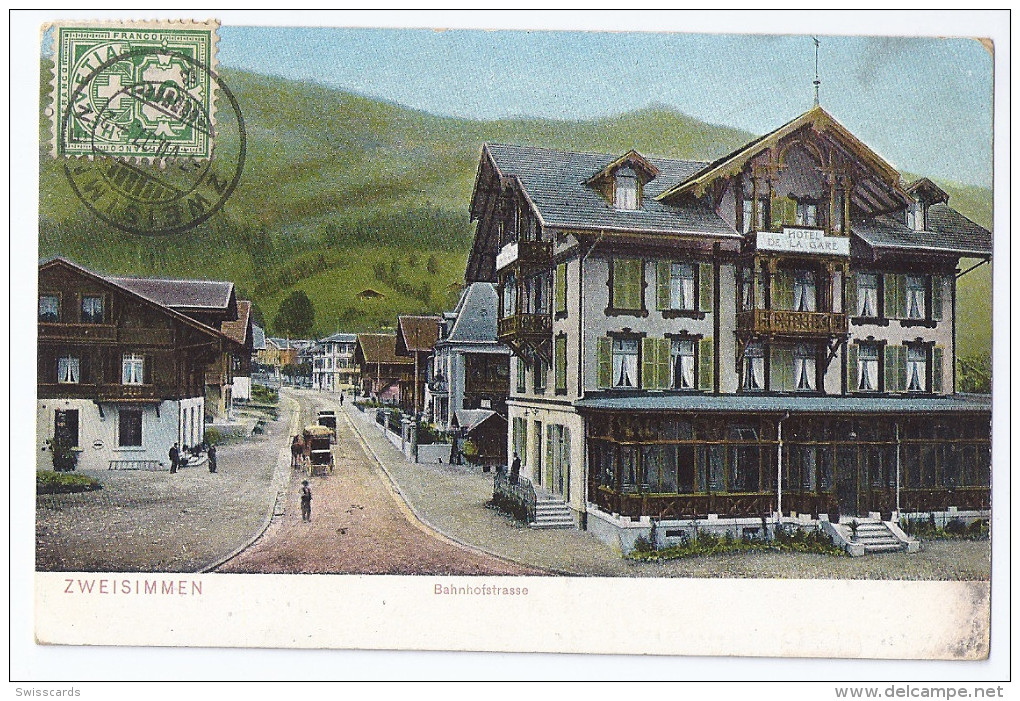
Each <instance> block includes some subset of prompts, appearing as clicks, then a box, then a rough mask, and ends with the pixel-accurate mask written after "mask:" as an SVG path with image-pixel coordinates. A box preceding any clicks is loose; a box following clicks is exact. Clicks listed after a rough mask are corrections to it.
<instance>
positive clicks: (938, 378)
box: [931, 346, 943, 394]
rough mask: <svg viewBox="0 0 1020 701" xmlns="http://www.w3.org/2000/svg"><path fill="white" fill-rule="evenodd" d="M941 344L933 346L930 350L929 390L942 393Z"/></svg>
mask: <svg viewBox="0 0 1020 701" xmlns="http://www.w3.org/2000/svg"><path fill="white" fill-rule="evenodd" d="M942 355H943V351H942V346H935V347H934V348H933V349H932V351H931V391H932V392H933V393H934V394H942Z"/></svg>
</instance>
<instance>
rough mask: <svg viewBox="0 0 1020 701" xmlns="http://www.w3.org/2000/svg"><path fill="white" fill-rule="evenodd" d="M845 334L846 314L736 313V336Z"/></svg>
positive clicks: (781, 311) (763, 310)
mask: <svg viewBox="0 0 1020 701" xmlns="http://www.w3.org/2000/svg"><path fill="white" fill-rule="evenodd" d="M846 332H847V320H846V314H839V313H836V312H794V311H788V310H783V309H752V310H750V311H744V312H738V313H737V333H743V334H749V335H753V336H758V335H764V336H792V337H805V336H810V337H822V336H840V335H843V334H845V333H846Z"/></svg>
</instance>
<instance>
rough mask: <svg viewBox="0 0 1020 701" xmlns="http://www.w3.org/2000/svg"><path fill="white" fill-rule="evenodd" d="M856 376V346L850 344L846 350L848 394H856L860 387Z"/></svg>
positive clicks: (858, 378)
mask: <svg viewBox="0 0 1020 701" xmlns="http://www.w3.org/2000/svg"><path fill="white" fill-rule="evenodd" d="M860 379H861V378H860V377H858V375H857V344H856V343H851V344H850V345H848V346H847V349H846V387H847V391H848V392H856V391H857V388H858V387H860Z"/></svg>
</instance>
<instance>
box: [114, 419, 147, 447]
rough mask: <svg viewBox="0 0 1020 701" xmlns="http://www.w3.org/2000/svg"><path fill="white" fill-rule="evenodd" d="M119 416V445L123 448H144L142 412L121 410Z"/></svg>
mask: <svg viewBox="0 0 1020 701" xmlns="http://www.w3.org/2000/svg"><path fill="white" fill-rule="evenodd" d="M117 414H118V416H117V429H118V430H117V445H119V446H120V447H121V448H140V447H142V410H141V409H120V410H119V411H118V412H117Z"/></svg>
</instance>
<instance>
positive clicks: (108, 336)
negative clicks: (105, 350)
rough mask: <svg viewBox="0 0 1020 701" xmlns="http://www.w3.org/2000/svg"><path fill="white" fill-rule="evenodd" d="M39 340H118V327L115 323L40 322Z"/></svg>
mask: <svg viewBox="0 0 1020 701" xmlns="http://www.w3.org/2000/svg"><path fill="white" fill-rule="evenodd" d="M39 340H52V341H77V342H82V341H103V342H106V343H114V342H116V340H117V327H116V326H114V325H113V324H59V323H45V322H40V323H39Z"/></svg>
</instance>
